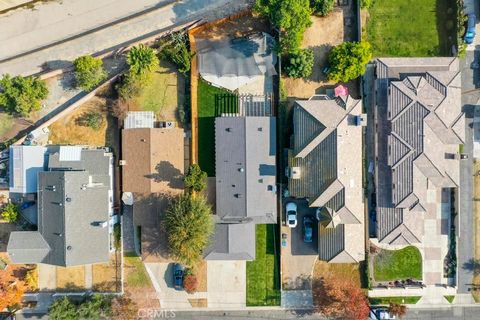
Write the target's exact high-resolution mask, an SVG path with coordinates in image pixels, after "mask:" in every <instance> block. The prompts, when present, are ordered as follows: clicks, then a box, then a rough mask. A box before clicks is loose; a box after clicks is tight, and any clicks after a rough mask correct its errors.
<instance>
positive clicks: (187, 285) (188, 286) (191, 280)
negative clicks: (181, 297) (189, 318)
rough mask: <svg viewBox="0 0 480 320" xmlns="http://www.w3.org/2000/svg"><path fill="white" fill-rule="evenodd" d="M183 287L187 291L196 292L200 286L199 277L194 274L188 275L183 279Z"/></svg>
mask: <svg viewBox="0 0 480 320" xmlns="http://www.w3.org/2000/svg"><path fill="white" fill-rule="evenodd" d="M183 288H184V289H185V291H186V292H187V293H190V294H192V293H195V292H197V288H198V279H197V277H196V276H194V275H193V274H189V275H186V276H185V277H184V279H183Z"/></svg>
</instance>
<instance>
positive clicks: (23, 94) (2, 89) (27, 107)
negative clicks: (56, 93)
mask: <svg viewBox="0 0 480 320" xmlns="http://www.w3.org/2000/svg"><path fill="white" fill-rule="evenodd" d="M47 96H48V89H47V86H46V85H45V82H43V81H41V80H40V79H38V78H35V77H32V76H30V77H21V76H15V77H13V78H12V77H11V76H10V75H8V74H6V75H4V76H3V78H2V79H0V107H3V108H5V110H6V111H7V112H9V113H18V114H20V115H21V116H24V117H26V116H28V115H29V114H30V112H32V111H36V110H40V108H41V104H40V102H41V101H42V100H44V99H46V98H47Z"/></svg>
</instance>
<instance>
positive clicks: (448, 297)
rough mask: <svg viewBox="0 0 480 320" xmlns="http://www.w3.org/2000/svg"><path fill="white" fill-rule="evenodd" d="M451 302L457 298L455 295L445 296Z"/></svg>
mask: <svg viewBox="0 0 480 320" xmlns="http://www.w3.org/2000/svg"><path fill="white" fill-rule="evenodd" d="M443 297H444V298H445V299H447V301H448V302H449V303H452V302H453V300H455V296H443Z"/></svg>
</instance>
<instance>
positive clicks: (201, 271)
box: [195, 260, 207, 292]
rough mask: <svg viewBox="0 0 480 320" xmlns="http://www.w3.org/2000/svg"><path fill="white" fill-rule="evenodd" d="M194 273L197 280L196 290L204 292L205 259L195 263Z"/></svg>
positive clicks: (205, 280)
mask: <svg viewBox="0 0 480 320" xmlns="http://www.w3.org/2000/svg"><path fill="white" fill-rule="evenodd" d="M195 275H196V276H197V280H198V288H197V291H198V292H206V291H207V262H206V261H205V260H202V261H200V262H199V263H198V264H197V267H196V270H195Z"/></svg>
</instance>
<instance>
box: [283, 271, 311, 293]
mask: <svg viewBox="0 0 480 320" xmlns="http://www.w3.org/2000/svg"><path fill="white" fill-rule="evenodd" d="M283 289H284V290H310V289H312V276H311V275H307V274H302V275H300V276H298V277H296V278H294V279H292V278H290V277H285V279H284V281H283Z"/></svg>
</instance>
